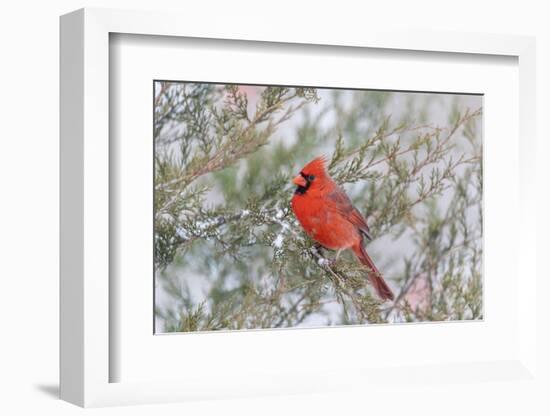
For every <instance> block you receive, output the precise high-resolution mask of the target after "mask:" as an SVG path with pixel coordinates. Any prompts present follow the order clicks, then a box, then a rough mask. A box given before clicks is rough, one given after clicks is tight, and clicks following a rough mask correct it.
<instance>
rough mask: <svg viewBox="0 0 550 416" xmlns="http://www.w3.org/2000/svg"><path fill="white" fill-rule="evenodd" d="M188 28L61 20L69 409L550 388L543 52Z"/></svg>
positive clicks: (530, 45)
mask: <svg viewBox="0 0 550 416" xmlns="http://www.w3.org/2000/svg"><path fill="white" fill-rule="evenodd" d="M180 18H181V16H175V15H171V14H164V13H144V12H127V11H124V12H123V11H114V10H96V9H92V10H90V9H85V10H79V11H76V12H73V13H71V14H68V15H66V16H63V17H62V18H61V253H62V258H61V397H62V398H63V399H65V400H67V401H70V402H72V403H75V404H78V405H81V406H105V405H116V404H137V403H155V402H166V401H184V400H193V399H205V398H230V397H248V396H250V397H254V396H258V395H270V394H299V393H318V392H328V391H341V390H347V391H357V392H363V390H365V389H368V390H369V392H370V393H369V394H372V395H373V397H374V396H383V395H387V394H388V391H387V390H390V389H388V386H390V387H391V389H392V390H395V389H403V390H406V389H407V388H409V387H410V386H411V385H413V384H414V385H419V384H420V385H421V386H422V385H428V384H430V383H434V382H437V383H443V384H445V383H449V384H450V383H456V382H461V383H469V384H471V385H474V386H475V385H476V383H481V382H491V383H492V382H495V383H497V382H502V381H507V382H510V383H516V382H517V383H520V382H525V380H530V381H529V382H530V383H537V378H536V376H535V369H536V362H535V349H536V345H537V344H536V323H535V322H533V321H532V320H529V319H527V317H528V316H532V315H534V314H535V310H536V299H535V293H534V291H533V290H532V288H533V287H535V285H536V270H535V261H534V260H533V256H534V251H535V250H534V247H535V235H534V233H533V231H530V230H534V229H535V228H536V225H535V224H534V218H533V217H532V216H529V215H526V213H527V212H531V211H532V208H533V207H532V205H533V204H534V202H533V201H534V200H533V198H532V195H533V192H534V190H533V189H532V186H531V185H530V184H529V181H528V178H529V173H530V172H532V169H533V166H534V151H533V149H532V147H531V146H532V143H534V140H535V137H534V131H533V128H534V127H533V126H534V123H533V120H532V117H534V116H533V115H534V114H535V111H534V106H535V101H534V91H535V78H534V51H535V49H534V40H533V39H531V38H523V37H512V36H504V35H503V36H493V35H481V34H450V33H441V34H438V35H437V36H433V34H426V33H422V32H412V33H407V34H404V33H387V32H380V31H376V30H370V31H369V30H366V31H365V32H364V33H361V34H360V35H358V34H357V33H352V32H349V33H348V32H345V31H344V32H342V33H340V34H339V35H335V36H334V37H331V38H330V39H326V38H325V36H324V35H323V32H322V31H320V30H317V31H316V30H313V31H311V32H308V34H307V38H304V35H303V33H301V32H299V31H298V30H292V29H291V30H289V31H285V33H284V34H283V33H280V32H279V31H277V28H276V27H271V26H269V25H266V26H265V27H264V28H263V29H262V30H258V29H257V28H255V29H254V30H253V29H251V31H250V33H248V34H247V36H242V35H235V34H234V33H233V32H232V30H231V26H230V24H229V22H227V23H226V24H220V25H219V26H217V27H216V28H205V27H204V26H201V25H200V24H199V22H196V23H194V22H191V21H190V22H188V23H189V24H186V25H184V26H182V25H181V24H180V22H181V20H180ZM186 21H187V20H186ZM518 149H519V151H518ZM509 218H516V219H518V220H517V221H515V226H514V227H510V222H509ZM503 259H506V261H503ZM520 270H521V278H520ZM396 379H398V380H400V381H399V383H398V385H395V384H394V380H396ZM450 392H451V387H449V393H450ZM360 394H364V393H360ZM388 397H389V396H388ZM380 409H383V406H381V407H380Z"/></svg>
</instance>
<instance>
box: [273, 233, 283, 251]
mask: <svg viewBox="0 0 550 416" xmlns="http://www.w3.org/2000/svg"><path fill="white" fill-rule="evenodd" d="M283 242H284V237H283V235H282V234H278V235H277V237H276V238H275V240H273V247H275V248H281V247H282V246H283Z"/></svg>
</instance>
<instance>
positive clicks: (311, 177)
mask: <svg viewBox="0 0 550 416" xmlns="http://www.w3.org/2000/svg"><path fill="white" fill-rule="evenodd" d="M307 179H308V181H312V180H313V179H315V176H313V175H309V176H308V177H307Z"/></svg>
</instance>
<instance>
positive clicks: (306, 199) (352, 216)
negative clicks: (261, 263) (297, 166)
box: [291, 157, 394, 300]
mask: <svg viewBox="0 0 550 416" xmlns="http://www.w3.org/2000/svg"><path fill="white" fill-rule="evenodd" d="M325 164H326V162H325V159H324V158H322V157H319V158H316V159H313V160H312V161H311V162H309V163H308V164H307V165H305V166H304V167H303V168H302V170H301V171H300V175H298V176H297V177H296V178H294V180H293V182H294V183H295V184H296V185H297V186H298V187H297V189H296V192H295V193H294V196H293V197H292V201H291V206H292V211H294V215H296V218H297V219H298V221H299V222H300V224H301V225H302V227H303V228H304V230H305V232H306V233H307V234H308V235H309V236H310V237H311V238H312V239H313V240H315V241H316V242H318V243H319V244H321V245H322V246H323V247H325V248H327V249H330V250H344V249H348V248H350V249H351V250H352V251H353V253H354V254H355V256H356V257H357V258H358V259H359V261H360V262H361V263H362V264H364V265H365V266H367V267H368V268H369V270H370V271H369V273H368V277H369V280H370V282H371V283H372V285H373V287H374V289H375V290H376V292H377V294H378V296H380V297H381V298H382V299H384V300H385V299H391V300H393V298H394V296H393V293H392V291H391V289H390V288H389V287H388V285H387V284H386V282H385V281H384V279H383V277H382V275H381V274H380V272H379V271H378V269H377V268H376V266H375V265H374V262H373V261H372V259H371V258H370V257H369V255H368V254H367V251H366V250H365V247H364V245H363V237H367V238H368V239H369V240H370V239H371V237H370V233H369V227H368V225H367V221H366V220H365V218H364V217H363V216H362V215H361V213H360V212H359V211H358V210H357V209H356V208H355V207H354V206H353V205H352V203H351V201H350V199H349V197H348V196H347V195H346V193H345V192H344V191H343V190H342V189H341V188H340V187H339V186H338V185H337V184H336V182H334V180H332V178H331V177H330V176H329V174H328V173H327V172H326V168H325Z"/></svg>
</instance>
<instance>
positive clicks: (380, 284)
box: [352, 243, 394, 300]
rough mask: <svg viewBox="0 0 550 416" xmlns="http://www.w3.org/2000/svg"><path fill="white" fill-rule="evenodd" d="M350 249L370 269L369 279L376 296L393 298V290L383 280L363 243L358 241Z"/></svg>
mask: <svg viewBox="0 0 550 416" xmlns="http://www.w3.org/2000/svg"><path fill="white" fill-rule="evenodd" d="M352 249H353V252H354V253H355V255H356V256H357V258H358V259H359V261H360V262H361V263H362V264H364V265H365V266H367V267H368V268H369V269H370V271H369V280H370V282H371V284H372V285H373V286H374V289H375V290H376V293H377V294H378V296H380V298H382V300H386V299H389V300H393V298H394V296H393V292H392V291H391V289H390V288H389V287H388V284H387V283H386V282H385V281H384V278H383V277H382V274H380V272H379V271H378V269H377V268H376V266H375V265H374V262H373V261H372V259H371V258H370V257H369V255H368V254H367V250H365V247H363V244H362V243H359V244H358V245H357V246H354V247H352Z"/></svg>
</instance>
